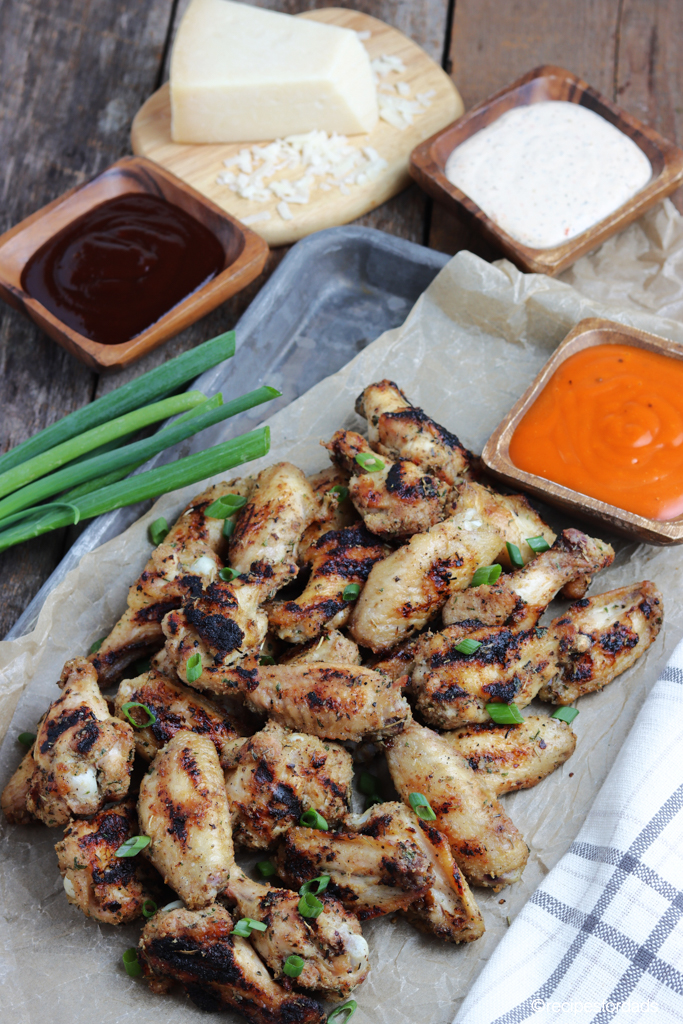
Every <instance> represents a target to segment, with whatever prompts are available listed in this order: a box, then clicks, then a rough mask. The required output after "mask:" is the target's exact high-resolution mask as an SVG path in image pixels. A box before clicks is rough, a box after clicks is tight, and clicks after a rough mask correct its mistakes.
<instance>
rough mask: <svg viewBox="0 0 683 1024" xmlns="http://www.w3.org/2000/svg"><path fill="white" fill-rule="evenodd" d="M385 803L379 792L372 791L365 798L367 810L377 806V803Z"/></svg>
mask: <svg viewBox="0 0 683 1024" xmlns="http://www.w3.org/2000/svg"><path fill="white" fill-rule="evenodd" d="M383 803H384V797H381V796H380V795H379V793H371V794H370V796H366V798H365V810H366V811H369V810H370V808H371V807H374V806H375V804H383Z"/></svg>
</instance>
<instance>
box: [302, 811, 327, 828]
mask: <svg viewBox="0 0 683 1024" xmlns="http://www.w3.org/2000/svg"><path fill="white" fill-rule="evenodd" d="M299 824H300V825H305V826H306V828H319V829H321V830H322V831H323V832H327V828H328V826H327V822H326V821H325V819H324V818H323V816H322V814H318V812H317V811H314V810H312V809H311V810H310V811H304V813H303V814H302V815H301V817H300V818H299Z"/></svg>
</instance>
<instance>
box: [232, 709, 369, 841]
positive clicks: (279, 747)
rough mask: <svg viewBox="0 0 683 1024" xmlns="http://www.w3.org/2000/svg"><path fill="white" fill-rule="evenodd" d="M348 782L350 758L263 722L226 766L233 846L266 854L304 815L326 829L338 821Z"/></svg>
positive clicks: (347, 795) (341, 751)
mask: <svg viewBox="0 0 683 1024" xmlns="http://www.w3.org/2000/svg"><path fill="white" fill-rule="evenodd" d="M352 777H353V765H352V761H351V755H350V754H348V753H347V752H346V751H345V750H344V749H343V747H340V746H338V745H337V744H336V743H323V742H322V740H319V739H318V738H317V737H315V736H305V735H304V734H302V733H299V732H291V731H290V730H289V729H283V728H282V726H281V725H278V724H277V723H276V722H268V724H267V725H266V726H265V728H263V729H261V731H260V732H257V733H256V735H255V736H252V737H251V738H250V739H248V740H245V741H244V742H243V744H242V746H241V747H239V749H238V750H236V751H235V753H234V755H233V758H232V762H231V764H229V765H227V766H226V794H227V798H228V804H229V806H230V811H231V814H232V820H233V828H234V839H235V842H236V843H239V844H240V845H242V846H248V847H250V848H251V849H256V850H258V849H268V848H269V847H271V846H273V844H274V843H275V842H276V840H277V839H278V838H279V836H281V835H282V833H283V832H286V831H287V829H288V828H291V827H292V825H296V824H298V822H299V818H300V817H301V815H302V814H303V813H304V811H307V810H309V809H313V810H317V811H319V813H320V814H322V816H323V817H324V818H325V820H326V821H327V822H328V823H329V824H331V825H332V824H335V823H336V822H338V821H341V819H342V818H343V816H344V815H345V814H346V812H347V811H348V809H349V800H350V794H351V779H352Z"/></svg>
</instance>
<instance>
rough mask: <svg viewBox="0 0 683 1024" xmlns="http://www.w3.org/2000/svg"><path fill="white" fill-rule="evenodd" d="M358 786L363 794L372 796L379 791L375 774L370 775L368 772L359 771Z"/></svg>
mask: <svg viewBox="0 0 683 1024" xmlns="http://www.w3.org/2000/svg"><path fill="white" fill-rule="evenodd" d="M358 788H359V790H360V791H361V793H363V794H365V796H373V794H374V793H379V779H378V778H377V776H376V775H371V774H370V772H361V773H360V777H359V779H358Z"/></svg>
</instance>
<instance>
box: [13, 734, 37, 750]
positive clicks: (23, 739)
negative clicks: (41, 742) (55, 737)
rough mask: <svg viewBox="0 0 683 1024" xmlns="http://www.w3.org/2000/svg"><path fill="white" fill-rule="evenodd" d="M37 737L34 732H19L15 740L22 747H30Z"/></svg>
mask: <svg viewBox="0 0 683 1024" xmlns="http://www.w3.org/2000/svg"><path fill="white" fill-rule="evenodd" d="M37 738H38V737H37V736H36V734H35V733H34V732H20V733H19V735H18V736H17V739H18V740H19V742H20V743H21V744H23V746H25V747H32V746H33V744H34V743H35V742H36V739H37Z"/></svg>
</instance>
